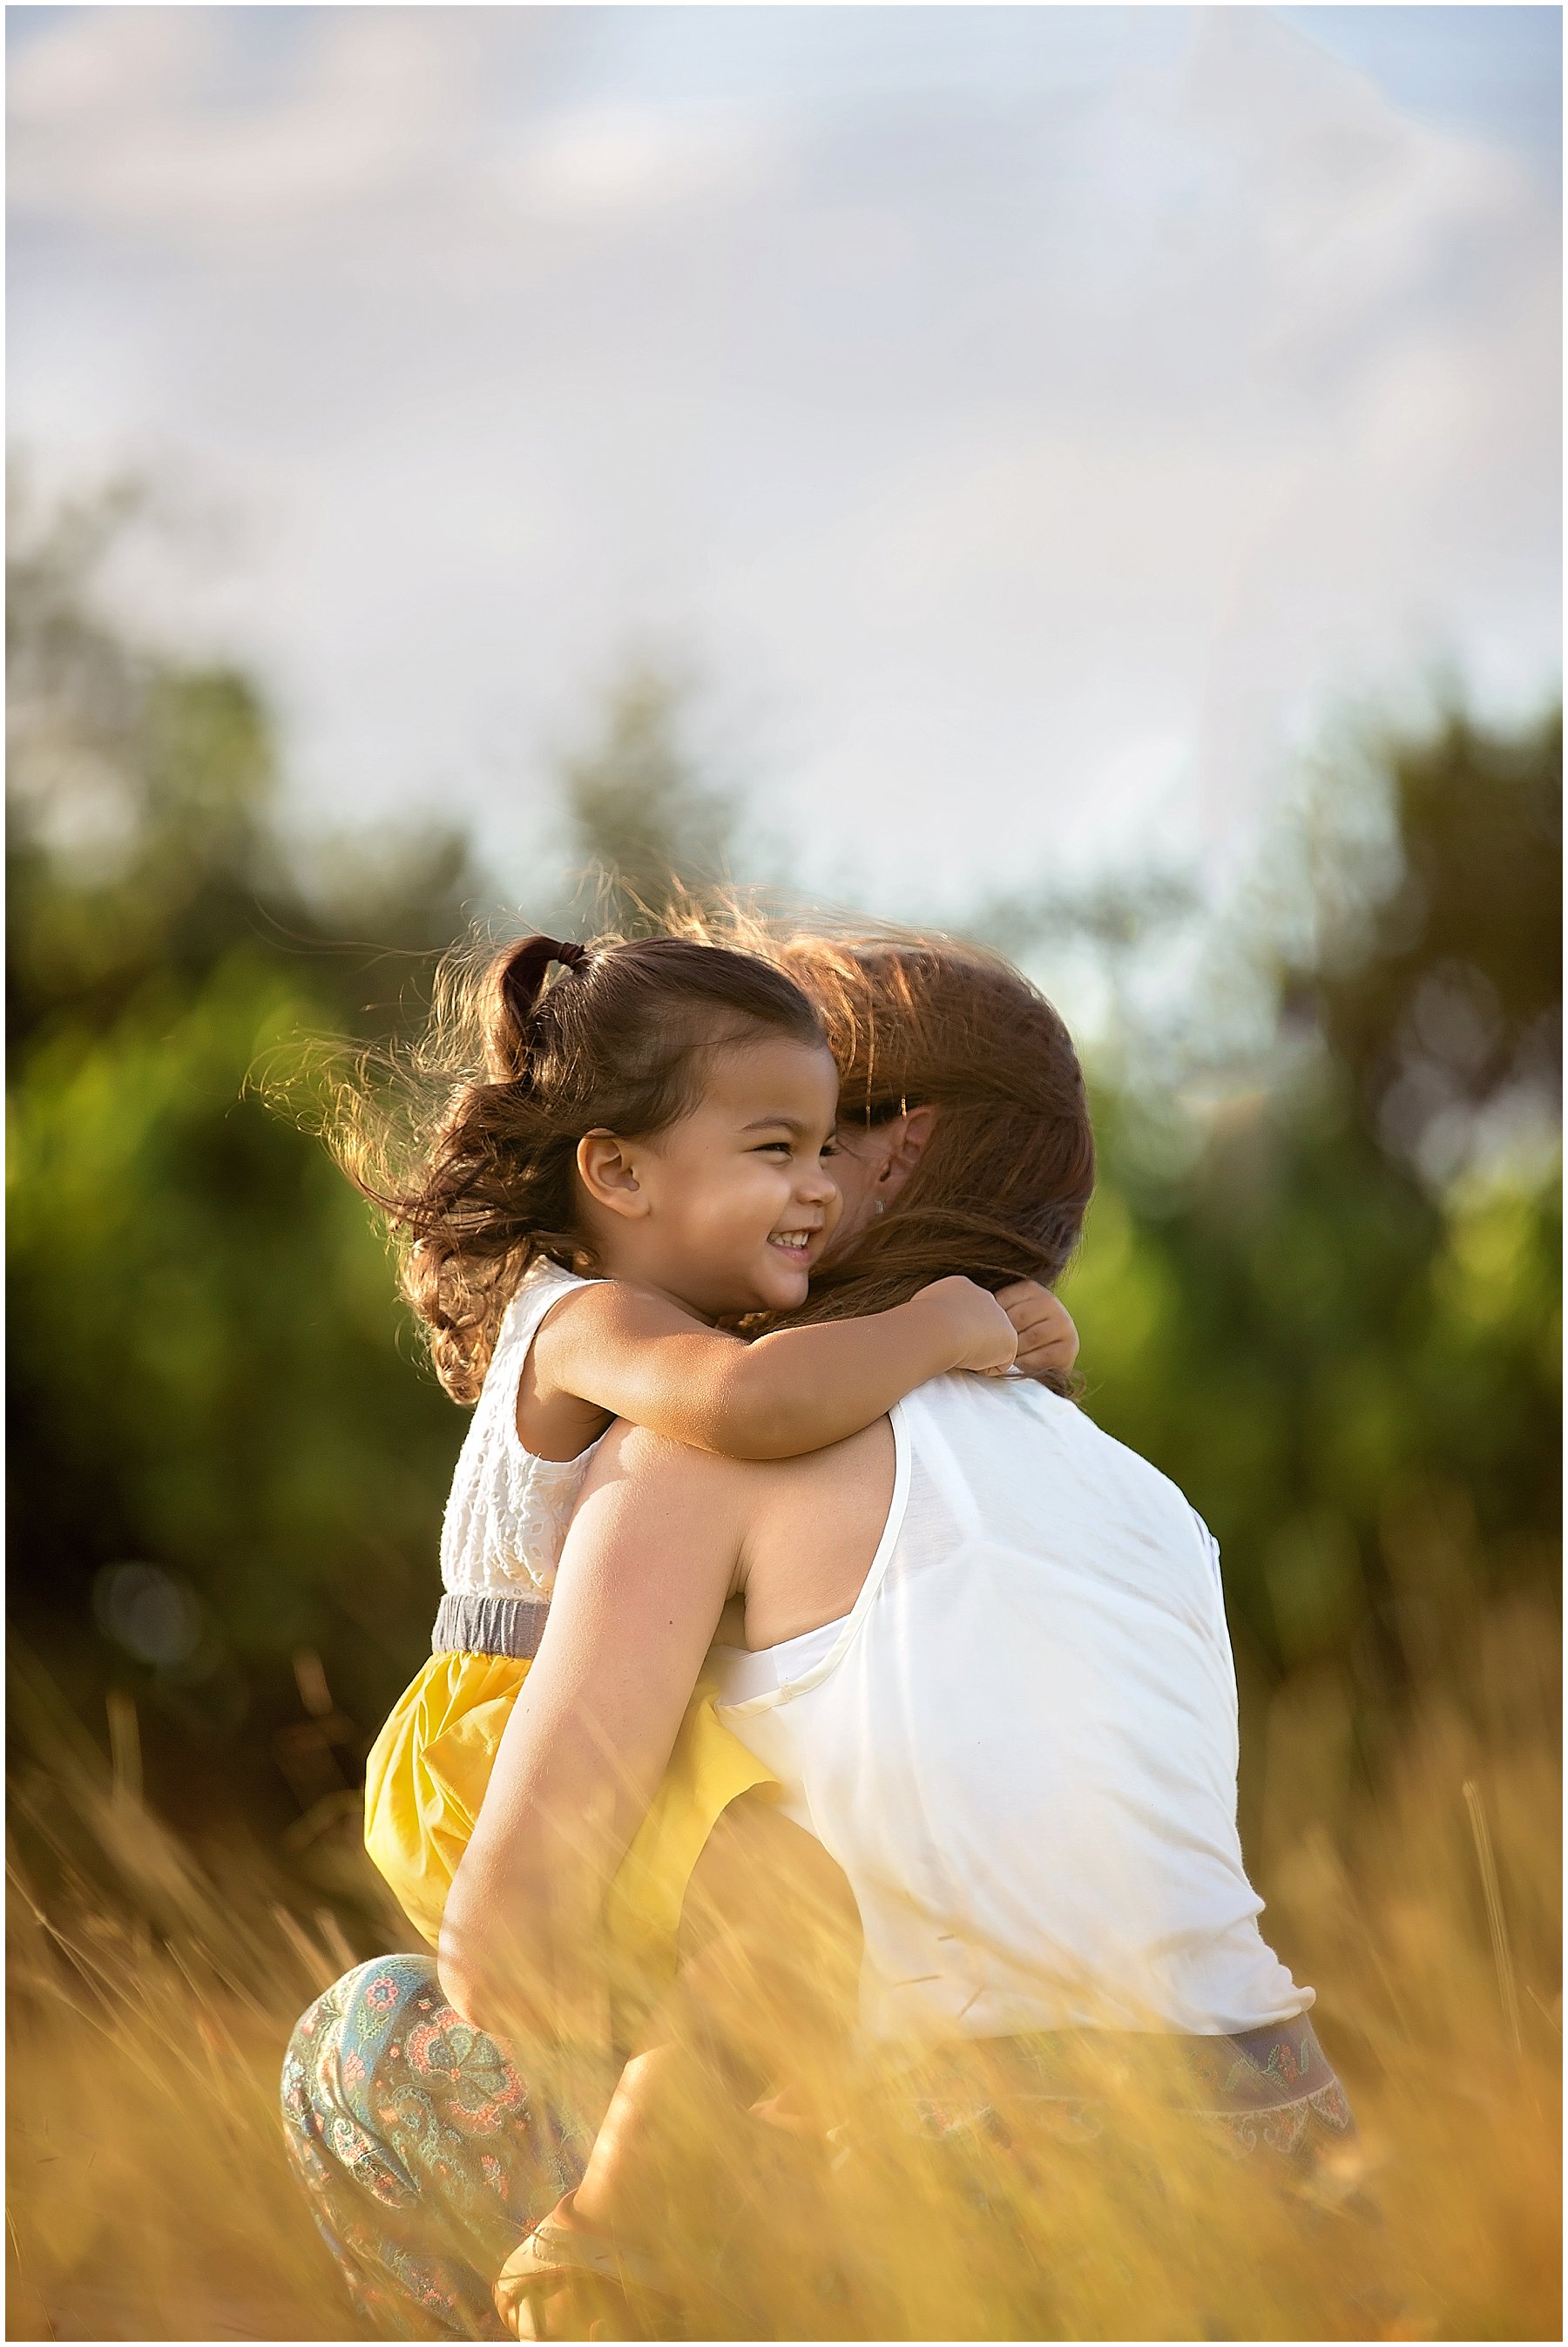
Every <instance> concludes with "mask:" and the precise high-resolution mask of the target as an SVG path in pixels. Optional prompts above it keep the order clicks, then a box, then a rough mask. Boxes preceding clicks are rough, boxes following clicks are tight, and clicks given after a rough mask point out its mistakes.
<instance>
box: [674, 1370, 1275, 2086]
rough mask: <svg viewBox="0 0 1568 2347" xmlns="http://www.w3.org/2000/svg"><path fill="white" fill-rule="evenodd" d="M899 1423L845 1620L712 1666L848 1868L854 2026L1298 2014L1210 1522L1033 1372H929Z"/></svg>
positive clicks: (913, 2034) (970, 2028)
mask: <svg viewBox="0 0 1568 2347" xmlns="http://www.w3.org/2000/svg"><path fill="white" fill-rule="evenodd" d="M892 1419H893V1433H894V1440H895V1445H896V1450H897V1471H896V1475H895V1482H894V1492H893V1503H892V1507H891V1509H890V1510H889V1512H888V1517H887V1522H886V1528H885V1529H884V1532H883V1534H882V1539H881V1542H880V1544H879V1545H878V1547H877V1551H876V1557H875V1558H874V1560H873V1562H872V1565H871V1570H870V1572H869V1573H867V1575H866V1583H865V1586H864V1587H863V1588H862V1590H861V1592H860V1595H859V1597H858V1598H857V1600H856V1604H855V1608H854V1611H853V1612H852V1613H850V1614H846V1615H845V1617H844V1619H843V1621H842V1622H839V1623H836V1624H831V1623H830V1624H827V1626H826V1627H825V1629H823V1630H814V1631H809V1632H807V1633H806V1635H804V1637H803V1638H798V1639H792V1640H791V1641H789V1643H788V1645H785V1646H782V1647H774V1648H772V1649H770V1650H768V1651H767V1652H765V1653H762V1654H754V1655H753V1654H743V1653H741V1652H739V1651H738V1650H736V1649H734V1648H725V1647H716V1648H715V1649H714V1651H713V1655H712V1665H713V1668H714V1670H715V1673H716V1676H718V1679H719V1682H720V1706H719V1717H720V1718H721V1719H722V1720H723V1722H724V1725H725V1726H726V1727H729V1728H731V1729H732V1730H733V1732H734V1734H735V1735H736V1736H738V1737H740V1738H741V1740H742V1742H743V1743H744V1744H745V1745H747V1746H748V1747H750V1749H751V1750H752V1751H753V1752H754V1753H755V1754H756V1756H757V1757H758V1758H759V1759H761V1760H764V1761H765V1762H766V1764H767V1766H768V1767H769V1768H771V1769H772V1770H773V1771H774V1775H775V1776H776V1777H777V1778H779V1780H780V1782H781V1784H782V1785H783V1787H784V1807H785V1809H786V1812H787V1814H789V1815H790V1816H792V1817H793V1818H794V1819H795V1820H796V1822H797V1823H799V1824H801V1825H803V1826H804V1827H806V1828H807V1829H809V1830H810V1831H811V1832H813V1833H815V1835H816V1836H817V1838H818V1839H819V1840H821V1842H822V1843H823V1845H824V1847H825V1849H826V1850H828V1851H829V1852H830V1854H831V1855H832V1856H833V1857H834V1858H835V1859H836V1860H837V1861H838V1863H839V1865H840V1866H841V1867H842V1868H843V1869H844V1871H845V1874H846V1875H847V1876H848V1878H849V1881H850V1885H851V1888H852V1889H853V1891H854V1892H855V1895H856V1900H857V1901H858V1902H859V1906H860V1913H861V1920H862V1922H863V1923H864V1925H865V1931H866V1956H865V1963H864V1966H863V1971H862V2019H863V2023H864V2025H865V2027H866V2030H867V2031H868V2033H869V2034H872V2035H873V2036H876V2037H880V2038H884V2039H910V2040H917V2041H918V2040H928V2039H931V2038H938V2039H939V2038H953V2037H968V2036H974V2037H993V2036H1009V2035H1012V2034H1020V2033H1024V2032H1029V2031H1034V2030H1046V2029H1060V2028H1067V2027H1073V2026H1088V2027H1096V2026H1098V2027H1102V2028H1107V2027H1108V2028H1119V2029H1161V2030H1180V2031H1185V2032H1189V2033H1192V2034H1199V2035H1206V2034H1218V2033H1225V2032H1229V2031H1234V2030H1245V2029H1253V2028H1256V2027H1259V2026H1261V2025H1263V2024H1266V2023H1269V2022H1275V2021H1281V2020H1286V2019H1288V2018H1289V2017H1290V2016H1291V2015H1293V2014H1297V2013H1300V2012H1302V2011H1303V2010H1304V2009H1305V2008H1306V2007H1307V2005H1308V2004H1311V2002H1312V1995H1313V1993H1312V1991H1311V1990H1310V1989H1302V1988H1298V1987H1297V1986H1296V1983H1295V1982H1294V1981H1293V1980H1292V1979H1291V1977H1290V1974H1289V1973H1287V1972H1286V1970H1285V1967H1284V1966H1283V1965H1282V1964H1281V1963H1279V1961H1278V1959H1277V1958H1276V1956H1275V1955H1274V1954H1273V1953H1272V1952H1271V1951H1270V1950H1269V1949H1268V1947H1267V1946H1266V1944H1265V1942H1264V1940H1263V1938H1262V1936H1261V1934H1260V1933H1259V1932H1258V1928H1257V1922H1256V1918H1257V1916H1258V1914H1259V1912H1260V1911H1261V1909H1262V1905H1263V1902H1262V1901H1261V1900H1260V1899H1259V1898H1258V1896H1257V1894H1256V1892H1255V1891H1254V1890H1253V1889H1252V1886H1251V1885H1250V1883H1249V1882H1248V1881H1247V1879H1246V1874H1245V1870H1244V1869H1243V1865H1242V1857H1241V1847H1240V1842H1239V1840H1238V1838H1237V1834H1236V1822H1235V1779H1236V1702H1235V1672H1234V1669H1233V1666H1232V1662H1231V1651H1230V1641H1229V1638H1228V1636H1227V1635H1226V1630H1225V1608H1224V1603H1223V1600H1222V1596H1221V1592H1220V1586H1219V1576H1218V1571H1217V1558H1216V1553H1215V1551H1214V1543H1213V1542H1212V1540H1211V1539H1210V1537H1209V1535H1208V1533H1207V1532H1206V1531H1205V1530H1204V1526H1203V1524H1202V1522H1201V1521H1200V1520H1199V1519H1198V1518H1197V1517H1196V1516H1195V1515H1194V1512H1193V1510H1192V1509H1191V1508H1190V1507H1189V1505H1188V1504H1187V1502H1186V1501H1185V1500H1184V1498H1183V1496H1182V1494H1181V1493H1180V1491H1177V1489H1176V1487H1175V1486H1174V1484H1173V1483H1171V1482H1168V1481H1166V1479H1165V1477H1164V1476H1163V1475H1162V1474H1160V1473H1159V1472H1158V1471H1157V1470H1156V1469H1154V1468H1153V1467H1151V1466H1150V1465H1149V1463H1148V1461H1147V1460H1143V1459H1140V1458H1139V1457H1138V1456H1137V1455H1136V1453H1135V1452H1133V1451H1131V1450H1126V1449H1124V1448H1123V1446H1122V1444H1121V1443H1119V1442H1115V1441H1112V1439H1111V1438H1110V1436H1109V1435H1106V1434H1102V1432H1101V1431H1100V1430H1099V1428H1098V1427H1096V1426H1095V1425H1094V1424H1093V1423H1092V1422H1091V1419H1087V1418H1086V1417H1084V1415H1083V1413H1082V1412H1081V1410H1079V1409H1074V1408H1073V1407H1072V1405H1071V1403H1069V1402H1065V1401H1062V1400H1060V1399H1058V1398H1057V1397H1056V1396H1055V1395H1053V1394H1050V1393H1047V1392H1045V1391H1044V1390H1043V1389H1041V1388H1040V1387H1039V1386H1037V1385H1033V1384H1030V1383H1029V1382H1027V1381H1025V1380H1023V1379H1017V1380H1009V1381H1006V1382H996V1381H992V1380H990V1379H989V1378H973V1377H964V1376H952V1377H945V1378H935V1379H933V1380H932V1382H931V1383H930V1384H928V1385H926V1386H922V1387H921V1388H920V1389H919V1391H918V1392H917V1393H914V1394H911V1395H910V1396H909V1397H908V1399H907V1400H905V1401H904V1402H902V1403H900V1404H899V1406H898V1407H897V1409H895V1410H894V1411H893V1413H892Z"/></svg>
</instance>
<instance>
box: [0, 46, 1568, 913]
mask: <svg viewBox="0 0 1568 2347" xmlns="http://www.w3.org/2000/svg"><path fill="white" fill-rule="evenodd" d="M7 34H8V46H9V51H10V76H9V92H10V96H9V104H10V131H9V159H10V229H11V237H10V302H9V328H10V332H9V369H8V373H9V402H10V424H9V434H10V440H11V444H12V446H13V449H14V450H20V451H21V452H23V453H24V454H25V455H26V456H27V457H28V458H29V459H30V461H31V463H32V465H33V466H34V468H35V471H36V475H37V477H39V478H40V479H41V480H43V481H44V482H46V483H57V484H70V485H74V486H79V485H81V484H84V483H87V482H90V481H92V480H94V479H97V478H101V477H105V476H106V475H107V474H108V473H110V472H112V471H117V470H118V471H124V470H130V471H134V472H137V473H139V474H141V475H143V476H145V477H147V478H148V479H149V480H150V481H151V482H152V483H153V485H154V487H155V490H156V492H157V495H156V500H155V510H156V512H157V514H158V515H159V517H160V518H159V521H158V523H157V526H155V527H151V526H149V527H148V528H145V529H143V531H142V532H141V533H140V536H139V538H138V539H137V540H134V541H132V542H131V543H129V544H128V546H127V548H125V549H124V552H123V555H122V558H121V559H120V563H119V568H118V589H117V591H118V595H119V597H120V599H121V602H122V606H123V608H124V609H125V610H127V611H128V612H129V613H131V614H133V615H134V619H135V622H136V624H137V625H138V626H140V627H142V628H143V629H144V630H147V631H148V632H149V633H151V634H154V635H156V636H158V637H159V638H160V639H161V640H163V641H169V642H171V643H173V644H175V645H178V646H179V647H180V648H182V649H189V650H190V651H196V652H200V653H201V654H204V655H205V654H207V653H220V654H222V655H223V656H225V657H232V658H237V659H240V660H241V661H244V662H245V663H247V664H248V665H250V666H251V667H252V668H253V669H254V670H255V671H257V673H258V674H259V675H260V676H261V679H262V680H263V681H264V682H265V684H266V686H267V688H268V690H269V692H271V693H272V697H273V699H274V702H275V704H276V706H277V709H278V711H279V713H280V717H281V721H282V726H283V731H284V739H285V743H286V746H287V762H288V774H289V778H290V780H289V788H290V792H291V794H292V805H293V806H294V807H295V809H296V810H297V811H298V813H299V814H300V815H301V817H302V819H304V820H306V821H308V822H309V823H312V824H316V823H319V824H322V825H330V826H333V827H336V826H341V825H346V824H350V823H354V822H358V821H363V820H367V819H368V820H373V821H374V820H375V819H377V818H379V817H381V816H383V815H390V816H395V817H397V818H399V819H402V818H404V817H405V816H408V815H415V814H417V813H419V812H421V811H425V810H429V809H432V808H434V809H436V810H438V811H439V812H441V813H442V814H445V815H452V814H457V815H464V816H466V817H467V818H469V819H471V820H472V822H473V823H474V825H475V826H476V827H477V832H478V834H479V836H480V837H481V839H482V840H483V842H484V843H485V845H486V846H487V849H488V850H489V852H490V853H491V855H492V856H494V857H495V859H496V860H497V863H498V865H499V866H500V868H501V870H502V872H503V873H504V874H505V876H507V882H508V885H509V886H510V887H512V888H513V889H514V890H515V891H516V892H517V893H518V895H519V897H523V898H524V899H525V900H526V897H527V892H528V885H529V876H530V874H536V875H537V874H538V872H540V871H541V870H542V869H543V868H544V866H545V864H546V862H547V861H548V858H549V857H550V856H551V855H552V854H553V853H554V846H553V842H554V839H555V832H554V829H553V826H554V825H555V823H556V813H555V801H554V797H553V787H552V784H551V780H550V776H551V772H552V761H554V760H555V759H556V758H557V757H559V753H561V751H562V750H563V749H569V748H571V747H574V746H576V745H577V744H579V743H580V742H582V741H583V740H584V739H585V738H587V737H589V736H590V735H591V733H592V731H593V729H594V725H595V722H596V712H598V710H599V709H600V706H601V704H602V697H603V694H604V692H605V690H606V687H607V685H608V683H609V682H610V680H611V679H612V678H613V677H614V676H615V675H616V674H617V673H618V671H620V668H621V667H622V666H623V664H624V663H625V662H627V661H629V660H630V659H633V658H636V657H640V656H651V657H655V658H658V659H661V660H664V661H668V662H670V663H671V665H673V666H674V667H676V668H678V669H679V670H680V671H682V673H685V674H687V675H689V676H691V677H692V679H693V680H694V682H695V683H696V685H697V687H698V691H697V695H696V698H695V700H694V702H693V704H692V720H691V723H692V738H693V742H694V743H695V745H696V746H697V747H698V748H699V749H700V750H701V751H702V753H703V754H704V755H705V756H707V757H708V758H709V759H710V760H711V761H712V764H713V767H714V770H715V772H717V773H718V774H720V775H722V776H723V777H724V778H733V779H734V780H736V781H738V782H739V783H741V784H743V785H744V787H745V788H746V790H747V791H748V793H749V794H750V795H751V798H752V801H753V804H754V805H755V807H756V810H757V813H758V816H759V819H760V821H761V822H762V823H763V825H764V827H765V828H766V829H767V830H768V831H770V832H771V833H772V834H773V835H774V837H775V838H776V839H778V840H779V841H780V842H782V843H783V845H784V850H785V851H786V853H787V856H788V858H789V860H790V863H791V865H792V866H793V868H794V872H795V874H796V875H797V876H799V877H801V878H802V879H804V881H805V882H806V883H807V884H808V885H811V886H813V887H816V888H818V889H819V890H821V891H823V892H824V893H826V894H830V895H835V896H837V897H840V898H841V899H847V900H855V901H858V902H859V903H860V904H861V905H863V906H865V907H868V908H870V909H872V910H875V911H880V912H885V913H890V914H895V913H908V912H917V911H929V910H932V909H940V908H941V907H943V906H946V905H956V904H958V903H960V902H962V901H963V900H965V899H966V897H972V896H973V895H974V894H975V893H977V892H979V891H983V890H987V889H992V888H997V887H1020V886H1024V885H1028V884H1030V883H1031V882H1033V881H1034V880H1037V879H1039V880H1047V881H1049V880H1052V879H1055V880H1061V879H1063V878H1071V877H1081V876H1086V875H1090V874H1103V873H1107V872H1113V873H1120V874H1130V873H1133V872H1135V871H1138V870H1142V869H1145V868H1148V867H1150V866H1170V867H1174V868H1181V869H1185V870H1188V871H1190V872H1191V873H1192V874H1194V876H1196V877H1197V878H1198V879H1199V881H1200V883H1201V884H1202V885H1204V887H1208V888H1209V889H1210V890H1211V892H1213V891H1220V892H1223V890H1224V888H1225V887H1226V886H1227V885H1229V884H1230V883H1232V882H1234V881H1235V877H1236V876H1237V875H1238V874H1239V873H1241V872H1242V871H1243V870H1244V869H1245V866H1246V864H1247V860H1248V858H1249V857H1250V856H1252V855H1254V854H1255V850H1256V844H1257V841H1258V838H1259V836H1260V835H1261V834H1262V832H1263V830H1264V828H1265V826H1266V824H1267V822H1268V820H1269V818H1270V814H1271V810H1272V809H1273V808H1274V807H1275V806H1276V805H1277V803H1278V801H1279V798H1280V795H1281V794H1282V793H1283V792H1285V791H1286V790H1287V789H1288V787H1289V785H1290V780H1291V777H1292V775H1293V774H1295V773H1296V772H1297V771H1298V770H1299V767H1300V764H1301V762H1302V760H1303V759H1304V758H1305V757H1307V755H1309V754H1310V753H1311V750H1312V748H1313V745H1314V744H1315V743H1318V742H1320V741H1321V740H1322V739H1324V738H1325V736H1326V733H1328V732H1329V731H1331V730H1332V728H1333V727H1334V725H1335V724H1336V723H1339V722H1341V716H1342V712H1344V711H1345V709H1346V708H1347V707H1348V706H1354V705H1359V704H1360V703H1362V702H1377V703H1379V704H1381V705H1385V706H1401V705H1407V706H1416V705H1419V701H1420V697H1421V695H1422V694H1423V693H1424V692H1426V691H1427V690H1428V689H1429V688H1430V680H1431V678H1432V677H1433V675H1434V674H1435V673H1436V672H1437V671H1438V670H1439V669H1440V667H1442V666H1444V665H1447V666H1450V667H1451V668H1453V669H1455V670H1457V671H1458V672H1459V673H1460V675H1461V676H1463V677H1464V678H1466V679H1467V680H1468V681H1469V682H1470V684H1471V689H1472V690H1473V692H1475V693H1476V695H1477V696H1478V698H1479V699H1480V701H1481V703H1482V705H1483V706H1484V707H1487V708H1490V709H1493V710H1496V711H1498V712H1505V713H1508V712H1520V711H1523V710H1527V709H1533V708H1535V707H1536V706H1538V705H1539V704H1540V702H1542V699H1544V698H1545V697H1546V695H1547V694H1549V693H1550V692H1553V691H1554V690H1555V689H1556V687H1557V681H1558V677H1559V674H1560V666H1561V616H1560V582H1559V535H1560V520H1561V492H1560V487H1559V455H1558V451H1559V441H1560V421H1559V419H1560V413H1561V396H1560V350H1561V328H1560V301H1559V292H1558V287H1559V268H1560V258H1559V247H1560V213H1561V197H1560V168H1561V157H1560V144H1561V137H1560V134H1561V37H1562V26H1561V15H1560V13H1559V12H1558V11H1557V10H1556V9H1555V8H1549V7H1481V8H1472V7H1463V6H1460V7H1426V6H1419V5H1416V6H1398V7H1377V6H1368V7H1336V6H1322V7H1296V8H1266V7H1257V6H1236V7H1221V8H1206V9H1186V8H1179V7H1152V8H1132V9H1122V8H1116V7H1099V8H1078V7H1066V6H1063V7H1057V6H1050V7H1030V6H1024V7H988V6H973V7H962V8H960V7H946V6H937V7H927V8H907V7H901V6H889V7H835V6H828V7H796V8H786V7H772V6H761V7H727V6H720V7H662V6H652V7H642V8H636V7H634V8H622V7H602V8H600V7H589V6H579V7H569V8H516V7H494V8H468V7H461V6H453V7H439V8H430V7H419V6H415V7H393V8H383V7H374V6H373V7H363V8H362V7H347V8H332V7H320V8H317V7H274V8H250V7H201V6H197V7H178V8H161V7H156V6H154V7H143V6H135V7H108V8H97V7H14V8H12V9H10V10H9V11H8V13H7Z"/></svg>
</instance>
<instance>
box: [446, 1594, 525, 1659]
mask: <svg viewBox="0 0 1568 2347" xmlns="http://www.w3.org/2000/svg"><path fill="white" fill-rule="evenodd" d="M549 1610H550V1604H549V1599H548V1597H492V1596H490V1595H488V1594H482V1593H481V1592H479V1591H477V1590H463V1591H456V1590H450V1589H449V1590H448V1591H447V1593H446V1596H445V1597H444V1598H443V1599H442V1600H441V1603H440V1605H439V1606H438V1608H437V1609H436V1627H435V1629H434V1630H433V1631H432V1632H431V1634H430V1651H431V1653H432V1654H433V1655H510V1656H511V1658H512V1660H513V1661H514V1662H518V1663H531V1662H532V1661H533V1658H534V1656H535V1655H537V1654H538V1651H539V1640H540V1639H541V1638H542V1637H543V1636H544V1634H545V1616H546V1615H547V1614H548V1612H549Z"/></svg>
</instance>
